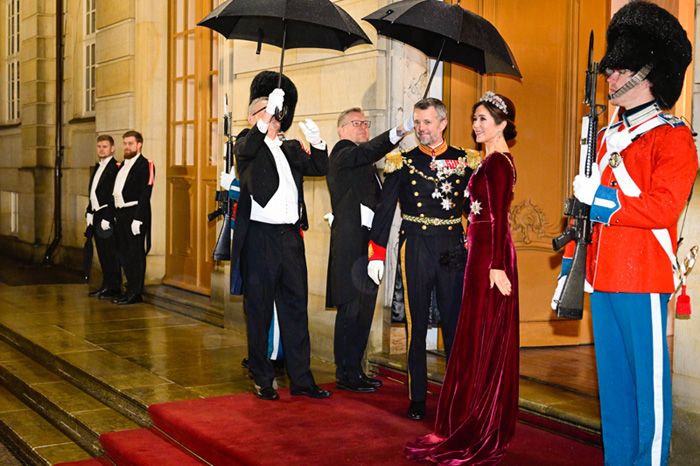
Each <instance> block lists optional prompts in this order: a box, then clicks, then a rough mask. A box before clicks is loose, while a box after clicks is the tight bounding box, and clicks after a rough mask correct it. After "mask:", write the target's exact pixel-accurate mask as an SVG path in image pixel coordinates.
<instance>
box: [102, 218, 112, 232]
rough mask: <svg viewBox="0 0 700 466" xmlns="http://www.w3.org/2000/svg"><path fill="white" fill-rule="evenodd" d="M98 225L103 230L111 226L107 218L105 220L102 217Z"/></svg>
mask: <svg viewBox="0 0 700 466" xmlns="http://www.w3.org/2000/svg"><path fill="white" fill-rule="evenodd" d="M100 227H102V229H103V230H109V229H110V228H112V227H111V226H110V225H109V220H105V219H102V221H101V222H100Z"/></svg>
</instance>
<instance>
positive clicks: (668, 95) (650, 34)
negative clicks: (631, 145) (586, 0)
mask: <svg viewBox="0 0 700 466" xmlns="http://www.w3.org/2000/svg"><path fill="white" fill-rule="evenodd" d="M691 59H692V46H691V45H690V41H689V40H688V34H686V32H685V30H684V29H683V27H682V26H681V24H680V23H679V22H678V20H677V19H676V17H675V16H673V15H672V14H671V13H669V12H668V11H666V10H664V9H663V8H661V7H660V6H658V5H655V4H653V3H649V2H646V1H632V2H630V3H628V4H626V5H625V6H623V7H622V8H620V9H619V10H618V11H617V13H615V15H614V16H613V17H612V20H611V21H610V24H609V25H608V32H607V49H606V51H605V56H604V57H603V60H602V61H601V62H600V70H601V72H604V71H605V70H606V69H627V70H631V71H635V72H636V71H639V70H640V69H641V68H642V67H643V66H645V65H647V64H650V65H651V66H652V69H651V72H650V73H649V74H648V75H647V78H646V79H647V80H648V81H649V82H650V83H651V84H652V87H651V92H652V94H653V95H654V97H655V98H656V100H657V101H658V102H659V105H660V106H661V107H662V108H671V107H673V105H674V104H675V103H676V100H678V97H679V96H680V95H681V90H682V87H683V80H684V77H685V70H686V68H687V67H688V65H689V64H690V61H691Z"/></svg>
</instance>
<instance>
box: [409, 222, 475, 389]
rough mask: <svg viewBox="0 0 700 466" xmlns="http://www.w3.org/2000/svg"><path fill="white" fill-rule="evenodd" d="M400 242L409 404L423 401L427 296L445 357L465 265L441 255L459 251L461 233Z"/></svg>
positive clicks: (453, 325) (450, 344) (452, 338)
mask: <svg viewBox="0 0 700 466" xmlns="http://www.w3.org/2000/svg"><path fill="white" fill-rule="evenodd" d="M401 240H402V244H401V245H400V250H399V254H400V260H401V273H402V274H403V275H402V277H403V286H404V305H405V307H406V323H407V331H408V382H409V397H410V399H411V400H412V401H418V402H420V401H425V398H426V394H427V383H428V382H427V377H428V370H427V364H426V349H425V339H426V336H427V332H428V324H429V317H430V316H429V312H430V296H431V294H432V291H433V289H434V290H435V292H436V299H437V306H438V310H439V311H440V319H441V324H442V336H443V338H444V341H445V352H446V353H447V356H448V358H449V354H450V350H451V348H452V341H453V340H454V334H455V328H456V327H457V319H458V317H459V310H460V305H461V303H462V288H463V285H464V267H465V264H466V262H465V263H461V261H460V262H458V263H456V264H455V263H448V262H447V261H446V260H445V254H449V253H450V252H451V251H452V252H454V251H455V250H457V249H458V248H460V247H461V248H463V247H464V243H463V241H462V235H461V234H458V235H454V234H450V235H434V236H429V235H407V236H406V237H404V238H401ZM464 258H466V255H465V256H464ZM441 259H442V260H441ZM441 262H442V263H441Z"/></svg>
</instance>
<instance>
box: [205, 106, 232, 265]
mask: <svg viewBox="0 0 700 466" xmlns="http://www.w3.org/2000/svg"><path fill="white" fill-rule="evenodd" d="M224 136H226V142H225V143H224V165H225V167H226V173H228V172H230V171H231V167H232V166H233V136H232V135H231V113H230V112H229V111H228V94H225V95H224ZM215 199H216V201H217V202H218V203H219V206H218V208H217V209H216V210H215V211H213V212H210V213H209V214H207V218H208V219H209V221H210V222H212V221H214V220H216V219H217V218H219V217H220V216H222V215H223V216H224V223H223V224H222V225H221V231H219V237H218V238H217V239H216V246H214V252H213V254H212V256H213V258H214V260H215V261H227V260H231V210H232V207H233V201H232V200H230V199H229V192H228V191H218V190H217V191H216V195H215Z"/></svg>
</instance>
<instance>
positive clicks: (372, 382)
mask: <svg viewBox="0 0 700 466" xmlns="http://www.w3.org/2000/svg"><path fill="white" fill-rule="evenodd" d="M360 380H362V381H363V382H364V383H366V384H367V385H371V386H373V387H374V388H379V387H381V386H382V385H384V383H383V382H382V381H381V380H379V379H375V378H374V377H370V376H368V375H367V374H365V373H364V372H361V373H360Z"/></svg>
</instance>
